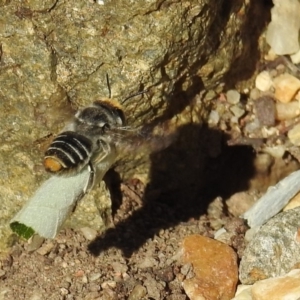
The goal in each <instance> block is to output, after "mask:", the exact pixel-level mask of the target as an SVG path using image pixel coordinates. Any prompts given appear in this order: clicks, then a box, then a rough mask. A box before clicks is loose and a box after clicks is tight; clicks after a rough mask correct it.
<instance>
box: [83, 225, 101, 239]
mask: <svg viewBox="0 0 300 300" xmlns="http://www.w3.org/2000/svg"><path fill="white" fill-rule="evenodd" d="M80 231H81V232H82V234H83V236H84V237H85V238H86V239H87V240H88V241H92V240H94V239H95V238H96V236H97V230H95V229H93V228H90V227H82V228H80Z"/></svg>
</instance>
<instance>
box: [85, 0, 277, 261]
mask: <svg viewBox="0 0 300 300" xmlns="http://www.w3.org/2000/svg"><path fill="white" fill-rule="evenodd" d="M241 5H242V1H234V0H232V1H224V7H223V8H222V11H221V12H220V13H221V14H222V18H221V21H220V23H216V24H214V26H212V34H211V35H212V37H213V39H212V46H214V47H211V48H212V49H216V48H217V46H218V44H219V39H218V35H221V34H222V30H223V28H226V26H225V25H226V23H227V22H228V20H229V19H230V17H231V16H232V15H234V14H235V17H237V18H238V17H239V16H238V15H237V12H238V11H239V10H240V6H241ZM271 5H272V2H271V0H263V1H261V0H255V1H252V2H251V5H250V6H249V9H248V11H247V12H245V13H246V14H247V19H248V22H245V26H244V28H242V32H241V34H242V37H243V40H244V44H245V47H244V49H243V52H242V53H241V55H240V56H239V57H237V58H236V60H235V61H234V63H233V64H232V66H231V68H230V70H229V71H228V72H227V74H226V75H225V78H224V83H225V86H226V87H227V88H231V87H234V86H235V84H236V83H237V82H239V81H240V80H247V79H249V78H251V76H252V75H253V73H254V72H255V70H256V68H257V62H258V61H259V58H260V57H261V53H260V49H259V46H258V40H259V36H260V35H261V33H262V31H263V30H264V28H265V26H266V24H267V21H269V19H270V7H271ZM253 20H254V22H253ZM238 34H239V33H238ZM229 42H230V43H232V41H229ZM203 64H204V62H201V58H199V63H197V65H195V66H191V68H190V73H192V74H196V73H197V70H199V68H201V65H203ZM185 81H186V78H184V77H183V78H182V80H179V81H178V83H177V84H176V85H175V86H174V91H173V96H172V99H170V101H169V103H170V105H169V107H168V108H167V110H166V111H165V114H164V115H163V116H161V117H158V118H157V119H155V120H153V122H152V124H150V127H151V126H153V127H154V126H156V125H157V124H163V123H164V121H166V120H170V119H171V118H172V117H173V116H175V115H178V114H180V113H181V112H182V111H183V110H184V108H185V107H186V106H188V105H190V104H191V103H190V101H191V99H194V97H195V95H196V94H198V93H199V92H200V91H202V90H204V89H205V87H204V85H203V82H202V80H201V78H199V77H198V76H195V78H193V84H192V85H191V87H190V88H189V89H188V90H185V89H183V87H182V86H183V83H184V82H185ZM206 88H207V87H206ZM183 90H184V91H183ZM254 158H255V153H254V151H253V149H252V148H251V147H248V146H232V147H229V146H227V144H226V136H224V135H223V134H222V133H221V132H220V131H217V130H212V129H209V128H206V127H204V126H202V127H201V126H200V125H195V124H190V125H185V126H183V127H181V128H179V129H178V135H177V139H176V141H175V142H174V143H173V144H172V145H170V146H169V147H168V148H167V149H165V150H163V151H161V152H159V153H155V154H152V155H151V171H150V172H151V173H150V178H151V181H150V183H149V184H148V185H147V187H146V190H145V194H144V198H143V204H144V205H143V207H142V208H141V209H139V210H137V211H135V212H134V213H133V214H132V215H131V216H130V217H129V218H127V219H126V220H124V221H122V222H120V223H118V224H117V225H116V227H115V228H111V229H108V230H107V231H106V232H105V233H104V235H103V236H100V237H98V238H97V239H96V240H95V241H93V242H92V243H90V245H89V250H90V252H91V253H92V254H94V255H98V254H99V253H100V252H101V251H103V250H106V249H108V248H110V247H117V248H120V249H122V250H123V252H124V254H125V256H127V257H129V256H131V254H132V253H133V252H134V251H135V250H137V249H138V248H139V247H140V246H141V245H143V244H144V243H145V242H146V241H147V239H149V238H152V237H153V236H154V235H155V234H157V233H158V232H159V231H160V230H161V229H170V228H171V227H172V226H175V225H176V224H179V223H180V222H186V221H188V220H189V219H190V218H199V217H200V216H201V215H202V214H204V213H205V212H206V209H207V206H208V204H209V203H210V202H211V201H212V200H213V199H214V198H215V197H216V196H221V197H223V198H228V197H229V196H230V195H232V194H234V193H236V192H239V191H243V190H247V189H248V187H249V181H250V179H251V178H252V177H253V176H254V173H255V169H254ZM119 184H120V178H118V175H117V174H116V173H113V176H112V177H111V178H110V186H111V187H112V190H113V191H114V193H113V195H112V196H113V198H115V199H117V201H116V202H114V203H113V210H115V209H116V208H117V207H118V206H119V205H120V199H121V193H120V190H119V189H118V187H119Z"/></svg>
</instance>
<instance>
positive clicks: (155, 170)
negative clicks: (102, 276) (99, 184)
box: [89, 125, 255, 257]
mask: <svg viewBox="0 0 300 300" xmlns="http://www.w3.org/2000/svg"><path fill="white" fill-rule="evenodd" d="M254 158H255V153H254V151H253V150H252V148H251V147H245V146H235V147H229V146H227V145H226V137H225V136H224V135H223V134H222V133H221V132H219V131H216V130H212V129H209V128H203V127H202V128H201V127H200V126H199V125H186V126H183V127H181V128H179V131H178V137H177V139H176V141H175V142H174V143H173V144H172V145H170V146H169V147H168V148H167V149H165V150H163V151H161V152H159V153H155V154H152V155H151V164H152V166H151V171H150V172H151V173H150V174H151V177H150V178H151V181H150V182H149V184H148V185H147V186H146V190H145V194H144V197H143V202H144V204H143V207H142V208H140V209H139V210H137V211H135V212H134V213H133V214H132V215H131V216H130V217H129V218H127V219H126V220H124V221H122V222H120V223H118V224H117V225H116V226H115V228H110V229H108V230H107V231H106V232H105V233H104V234H103V235H102V236H99V237H98V238H97V239H96V240H95V241H93V242H92V243H91V244H90V245H89V250H90V252H91V253H92V254H94V255H98V254H99V253H100V252H101V251H103V250H105V249H108V248H110V247H116V248H119V249H121V250H122V251H123V252H124V255H125V256H126V257H130V256H131V254H132V253H133V252H134V251H135V250H137V249H138V248H139V247H140V246H142V245H143V244H144V243H145V242H146V241H147V239H149V238H152V237H153V236H154V235H155V234H158V233H159V231H160V230H161V229H170V228H171V227H172V226H175V225H177V224H178V223H180V222H186V221H188V220H189V219H190V218H196V219H198V218H199V217H200V216H201V215H202V214H204V213H205V212H206V209H207V206H208V204H209V203H210V202H211V201H212V200H213V199H214V198H215V197H216V196H221V197H224V198H227V197H229V196H230V195H232V194H234V193H236V192H239V191H243V190H247V189H248V187H249V185H248V183H249V180H250V179H251V178H252V177H253V176H254V173H255V170H254V164H253V161H254ZM116 179H117V178H116ZM111 183H112V182H111ZM116 187H117V185H116V184H115V186H114V190H115V193H116V195H118V192H116ZM117 205H118V204H117Z"/></svg>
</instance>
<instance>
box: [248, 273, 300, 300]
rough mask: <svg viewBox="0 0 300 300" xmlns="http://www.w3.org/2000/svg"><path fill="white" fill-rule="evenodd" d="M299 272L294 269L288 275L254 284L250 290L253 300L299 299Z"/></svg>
mask: <svg viewBox="0 0 300 300" xmlns="http://www.w3.org/2000/svg"><path fill="white" fill-rule="evenodd" d="M299 282H300V270H299V269H295V270H292V271H291V272H289V273H288V274H286V275H284V276H281V277H276V278H269V279H265V280H261V281H258V282H256V283H255V284H254V285H253V287H252V289H251V293H252V297H253V299H259V300H270V299H290V300H294V299H295V300H297V299H299V298H300V284H299Z"/></svg>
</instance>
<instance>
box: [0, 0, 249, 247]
mask: <svg viewBox="0 0 300 300" xmlns="http://www.w3.org/2000/svg"><path fill="white" fill-rule="evenodd" d="M232 3H235V4H234V6H233V4H231V2H229V3H228V2H227V1H225V0H224V1H219V0H205V1H204V0H197V1H196V0H192V1H170V0H167V1H157V0H152V1H146V0H140V1H112V0H104V5H100V4H98V3H97V2H95V3H94V2H93V1H83V0H79V1H54V0H48V1H37V0H29V1H27V2H26V4H25V2H24V3H20V2H18V1H15V0H12V1H1V2H0V44H1V48H0V49H1V51H0V82H1V85H0V119H1V122H0V131H1V133H2V134H1V144H0V164H1V165H0V185H1V187H0V197H1V202H0V203H1V204H0V211H1V228H4V229H1V232H0V236H1V237H2V238H1V243H3V244H2V245H0V248H3V246H4V244H5V243H6V241H7V239H6V238H4V237H7V236H8V235H9V234H10V231H9V230H7V226H6V224H8V221H9V219H10V218H11V217H12V215H13V214H14V213H15V212H16V211H18V210H19V209H20V208H21V206H22V205H23V204H24V203H25V201H26V200H27V199H28V198H29V197H30V196H31V195H32V194H33V193H34V191H35V190H36V189H37V187H38V186H40V184H41V182H42V181H44V180H45V178H46V177H47V175H46V174H45V173H44V171H43V167H42V164H41V160H42V155H43V154H42V153H43V150H44V148H45V145H47V142H49V139H48V138H47V137H48V136H49V134H55V133H57V132H58V131H59V130H60V129H61V128H62V127H63V125H64V124H65V120H66V119H67V116H68V115H69V114H70V113H73V111H74V108H77V107H81V106H84V105H87V104H89V103H91V102H92V101H93V100H95V99H97V98H99V97H107V96H108V89H107V85H106V80H105V76H106V73H107V74H109V78H110V83H111V87H112V94H113V97H117V98H119V99H124V98H125V97H127V96H129V95H131V94H132V93H135V92H137V91H138V90H143V89H149V93H147V95H144V96H140V97H135V98H132V99H129V100H128V101H126V103H124V107H125V111H126V114H127V116H128V123H129V125H130V126H133V127H134V126H140V125H141V124H144V123H145V122H146V121H147V122H152V121H153V122H154V120H155V118H161V120H166V119H168V118H172V117H173V120H174V121H173V122H170V124H171V125H170V127H171V128H172V127H173V128H174V127H176V126H178V125H179V124H183V123H188V122H191V121H193V122H195V123H198V122H200V121H201V120H202V119H203V116H205V115H207V109H206V108H205V107H206V106H204V105H203V103H202V99H201V98H199V97H198V98H196V100H195V101H194V102H193V103H194V105H193V107H192V108H191V107H189V104H190V103H191V102H192V101H191V100H192V99H193V96H195V95H196V94H197V93H198V92H199V91H200V90H201V89H204V88H205V87H213V86H216V83H217V82H219V81H220V80H221V79H222V76H223V75H224V74H225V73H226V72H228V70H229V69H230V66H231V62H232V61H233V60H235V59H236V57H241V55H242V54H245V52H247V51H249V49H250V48H249V44H248V45H247V47H245V45H244V43H243V37H242V32H241V28H243V26H245V24H246V21H247V14H246V12H247V9H248V7H247V6H246V5H249V6H250V4H249V3H248V4H245V3H242V1H241V2H240V3H239V4H237V3H236V2H232ZM231 5H232V7H231ZM233 39H234V43H232V42H228V41H231V40H233ZM245 48H247V49H248V50H245ZM166 111H167V112H168V113H165V112H166ZM140 162H141V163H140ZM142 162H143V163H142ZM145 162H146V163H145ZM136 166H139V168H137V167H136ZM120 170H121V171H123V172H126V171H128V172H129V173H128V174H132V173H133V172H135V173H146V172H147V159H145V158H143V157H142V156H140V157H139V159H138V160H131V163H130V164H128V167H123V168H120ZM130 171H131V172H130ZM94 193H96V194H97V195H98V193H100V192H99V191H95V192H94ZM102 194H103V193H102V192H101V195H102ZM93 196H94V197H95V196H96V195H93ZM97 197H98V198H97V199H99V195H98V196H97ZM104 198H105V197H104ZM105 199H106V198H105ZM85 203H88V204H85ZM91 203H93V200H92V196H90V197H88V198H87V201H83V202H82V203H80V205H79V207H78V211H79V212H78V217H77V218H76V222H77V223H78V224H82V223H84V222H86V223H88V224H90V225H91V226H94V225H95V224H97V225H96V226H98V225H99V220H98V221H95V220H96V219H97V216H98V214H97V213H96V212H97V208H91V207H93V206H92V204H91ZM100 206H102V207H101V209H104V210H105V209H106V210H108V209H109V206H110V202H109V200H103V201H102V202H101V205H100ZM104 214H105V213H104ZM99 226H100V225H99ZM99 226H98V227H99Z"/></svg>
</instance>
